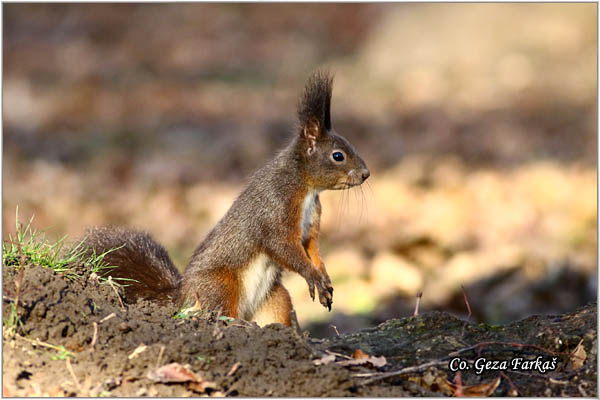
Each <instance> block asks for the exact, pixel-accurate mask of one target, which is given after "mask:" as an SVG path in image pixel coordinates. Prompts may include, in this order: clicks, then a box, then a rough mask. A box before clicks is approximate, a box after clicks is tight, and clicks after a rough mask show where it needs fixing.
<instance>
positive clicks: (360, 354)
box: [352, 349, 369, 358]
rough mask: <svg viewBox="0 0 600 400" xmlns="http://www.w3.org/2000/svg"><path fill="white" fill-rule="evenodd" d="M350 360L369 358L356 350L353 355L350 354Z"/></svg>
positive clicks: (359, 350)
mask: <svg viewBox="0 0 600 400" xmlns="http://www.w3.org/2000/svg"><path fill="white" fill-rule="evenodd" d="M352 358H369V355H368V354H367V353H365V352H364V351H362V350H361V349H356V350H355V351H354V353H352Z"/></svg>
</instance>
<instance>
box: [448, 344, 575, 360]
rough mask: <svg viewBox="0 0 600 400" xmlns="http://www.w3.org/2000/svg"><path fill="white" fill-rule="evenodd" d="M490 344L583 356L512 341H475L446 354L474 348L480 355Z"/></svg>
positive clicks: (561, 354) (560, 354) (562, 354)
mask: <svg viewBox="0 0 600 400" xmlns="http://www.w3.org/2000/svg"><path fill="white" fill-rule="evenodd" d="M492 345H495V346H510V347H519V348H522V347H524V348H531V349H536V350H539V351H543V352H544V353H548V354H552V355H554V356H569V357H577V358H583V357H578V356H575V355H573V354H571V353H567V352H556V351H552V350H548V349H545V348H543V347H540V346H536V345H535V344H527V343H513V342H480V343H477V344H475V345H473V346H469V347H464V348H462V349H459V350H456V351H453V352H452V353H450V354H448V356H449V357H453V356H457V355H459V354H460V353H464V352H466V351H470V350H475V349H477V350H478V353H477V355H478V356H479V355H481V350H482V349H483V348H484V347H485V346H492Z"/></svg>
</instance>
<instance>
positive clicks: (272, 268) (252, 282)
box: [239, 253, 281, 320]
mask: <svg viewBox="0 0 600 400" xmlns="http://www.w3.org/2000/svg"><path fill="white" fill-rule="evenodd" d="M280 273H281V269H280V267H279V266H278V265H277V264H276V263H275V262H273V261H272V260H271V259H270V258H269V256H267V255H266V254H264V253H260V254H259V255H258V256H257V257H256V258H254V260H252V261H251V262H250V264H249V265H248V267H246V269H245V271H244V272H243V273H242V279H241V282H243V285H244V287H243V295H242V301H241V302H240V305H239V307H240V310H239V311H240V317H241V318H243V319H247V320H251V319H252V316H253V315H254V314H255V313H256V311H257V310H258V308H259V307H260V305H261V304H262V303H263V301H264V300H265V298H266V297H267V295H268V294H269V292H270V291H271V289H272V288H273V284H274V283H275V281H276V280H277V277H278V276H279V274H280Z"/></svg>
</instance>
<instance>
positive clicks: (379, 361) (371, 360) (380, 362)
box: [337, 353, 387, 367]
mask: <svg viewBox="0 0 600 400" xmlns="http://www.w3.org/2000/svg"><path fill="white" fill-rule="evenodd" d="M363 354H364V353H363ZM337 364H338V365H341V366H346V365H363V364H371V365H372V366H374V367H383V366H384V365H385V364H387V360H386V359H385V357H384V356H381V357H373V356H367V357H366V358H353V359H352V360H344V361H340V362H338V363H337Z"/></svg>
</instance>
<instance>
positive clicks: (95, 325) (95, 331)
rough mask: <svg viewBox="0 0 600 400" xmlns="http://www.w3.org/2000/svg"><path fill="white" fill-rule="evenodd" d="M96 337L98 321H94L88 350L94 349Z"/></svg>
mask: <svg viewBox="0 0 600 400" xmlns="http://www.w3.org/2000/svg"><path fill="white" fill-rule="evenodd" d="M97 338H98V323H97V322H94V334H93V335H92V343H90V351H92V352H93V351H94V346H95V345H96V339H97Z"/></svg>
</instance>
